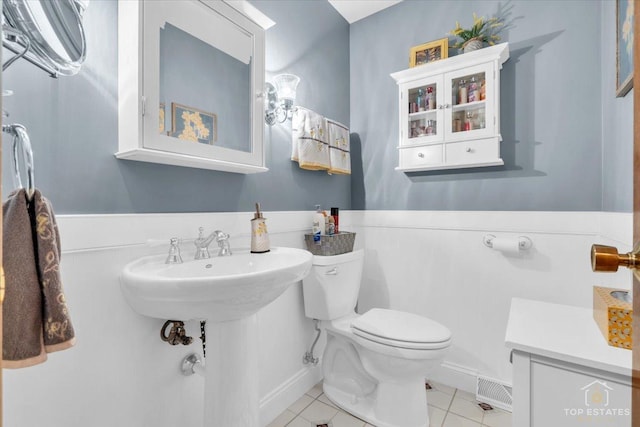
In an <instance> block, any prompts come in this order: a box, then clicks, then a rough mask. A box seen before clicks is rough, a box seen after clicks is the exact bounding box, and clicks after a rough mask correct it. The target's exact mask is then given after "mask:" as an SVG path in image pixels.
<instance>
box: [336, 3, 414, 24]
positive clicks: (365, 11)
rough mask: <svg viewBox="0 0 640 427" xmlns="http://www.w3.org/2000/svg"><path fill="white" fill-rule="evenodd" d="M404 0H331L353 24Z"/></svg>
mask: <svg viewBox="0 0 640 427" xmlns="http://www.w3.org/2000/svg"><path fill="white" fill-rule="evenodd" d="M401 1H402V0H329V3H331V6H333V7H334V8H335V9H336V10H337V11H338V12H339V13H340V15H342V16H344V19H346V20H347V21H348V22H349V24H352V23H354V22H356V21H358V20H360V19H362V18H366V17H367V16H369V15H373V14H374V13H376V12H379V11H381V10H382V9H386V8H388V7H390V6H393V5H394V4H396V3H400V2H401Z"/></svg>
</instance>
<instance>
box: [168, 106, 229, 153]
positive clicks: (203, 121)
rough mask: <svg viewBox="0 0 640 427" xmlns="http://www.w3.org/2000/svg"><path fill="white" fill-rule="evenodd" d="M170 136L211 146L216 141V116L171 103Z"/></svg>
mask: <svg viewBox="0 0 640 427" xmlns="http://www.w3.org/2000/svg"><path fill="white" fill-rule="evenodd" d="M171 136H173V137H175V138H178V139H181V140H183V141H191V142H198V143H200V144H208V145H213V144H214V143H215V142H216V141H217V140H218V116H217V115H215V114H214V113H209V112H206V111H202V110H199V109H197V108H193V107H189V106H186V105H181V104H177V103H175V102H172V103H171Z"/></svg>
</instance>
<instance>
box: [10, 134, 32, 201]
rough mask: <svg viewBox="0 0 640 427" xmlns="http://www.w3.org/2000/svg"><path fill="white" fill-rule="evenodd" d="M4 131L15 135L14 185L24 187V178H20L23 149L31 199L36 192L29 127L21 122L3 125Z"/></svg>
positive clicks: (28, 191) (28, 192)
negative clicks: (20, 150)
mask: <svg viewBox="0 0 640 427" xmlns="http://www.w3.org/2000/svg"><path fill="white" fill-rule="evenodd" d="M2 131H3V132H5V133H8V134H9V135H12V136H13V170H14V172H15V174H14V176H13V185H14V187H16V188H24V186H23V185H22V179H21V178H20V161H19V157H20V156H19V154H20V153H19V151H18V149H19V148H21V149H22V158H23V159H24V163H25V168H26V170H27V188H26V190H27V197H28V199H29V200H31V198H32V197H33V193H34V192H35V188H36V187H35V174H34V169H33V150H32V149H31V140H30V139H29V134H28V133H27V128H25V127H24V126H23V125H21V124H17V123H16V124H13V125H2ZM18 146H20V147H18Z"/></svg>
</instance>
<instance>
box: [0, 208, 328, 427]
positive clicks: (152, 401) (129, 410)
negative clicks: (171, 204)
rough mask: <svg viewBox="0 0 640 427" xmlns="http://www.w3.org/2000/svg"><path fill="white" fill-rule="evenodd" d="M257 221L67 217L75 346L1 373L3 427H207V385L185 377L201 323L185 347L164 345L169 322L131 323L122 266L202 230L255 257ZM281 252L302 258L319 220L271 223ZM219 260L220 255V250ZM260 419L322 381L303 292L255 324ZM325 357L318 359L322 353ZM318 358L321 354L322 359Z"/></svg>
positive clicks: (277, 218)
mask: <svg viewBox="0 0 640 427" xmlns="http://www.w3.org/2000/svg"><path fill="white" fill-rule="evenodd" d="M252 216H253V214H252V213H250V212H244V213H211V214H200V213H198V214H144V215H60V216H58V218H57V220H58V224H59V227H60V231H61V236H62V239H61V240H62V246H63V255H62V277H63V284H64V288H65V293H66V297H67V300H68V305H69V309H70V312H71V316H72V320H73V323H74V327H75V329H76V334H77V338H78V343H77V345H76V346H75V347H73V348H72V349H69V350H66V351H62V352H59V353H53V354H51V355H49V360H48V361H47V362H46V363H44V364H42V365H39V366H35V367H32V368H28V369H23V370H13V371H11V370H5V377H4V378H5V386H4V403H5V405H4V420H5V424H6V425H7V426H16V427H17V426H45V425H46V426H51V427H68V426H72V427H81V426H91V427H113V426H122V427H142V426H154V427H174V426H178V425H180V426H189V427H199V426H201V425H202V414H203V392H204V387H203V379H202V378H201V377H198V376H191V377H184V376H182V375H181V373H180V372H179V368H180V362H181V360H182V358H183V357H184V356H186V355H187V354H189V353H193V352H197V353H200V354H201V353H202V348H201V344H200V340H199V339H198V337H199V336H200V327H199V324H198V322H188V323H187V324H186V328H187V332H188V334H189V335H191V336H193V337H194V342H193V343H192V344H191V345H189V346H186V347H185V346H176V347H172V346H170V345H168V344H166V343H164V342H162V341H161V340H160V337H159V334H160V328H161V327H162V324H163V321H162V320H158V319H151V318H146V317H144V316H140V315H138V314H137V313H135V312H134V311H133V310H132V309H131V308H130V307H129V306H128V305H127V303H126V302H125V300H124V299H123V297H122V295H121V293H120V284H119V281H118V277H119V274H120V271H121V270H122V267H123V266H124V265H125V264H126V263H127V262H129V261H131V260H133V259H136V258H138V257H140V256H144V255H148V254H156V253H165V252H166V251H167V249H168V241H169V238H171V237H173V236H177V237H180V238H184V239H186V240H185V241H184V242H183V244H182V255H183V257H184V258H185V259H188V258H190V257H192V256H193V252H194V251H193V248H194V247H193V244H192V242H191V241H190V239H193V238H195V237H196V236H197V233H198V227H200V226H203V227H204V228H205V230H206V232H207V233H208V232H211V231H213V230H214V229H221V230H223V231H225V232H228V233H230V234H231V239H230V242H231V246H232V248H248V247H249V244H250V223H249V220H250V219H251V218H252ZM265 216H266V217H267V223H268V227H269V231H270V237H271V243H272V245H273V246H289V247H303V245H304V238H303V234H304V232H307V230H308V229H310V224H311V218H312V213H311V212H309V213H308V214H307V213H305V212H274V213H271V212H266V213H265ZM212 253H215V252H213V251H212ZM258 323H259V335H260V342H259V349H260V351H259V353H258V354H256V355H255V357H257V358H258V359H259V366H260V378H256V381H259V382H260V395H261V396H262V398H261V405H260V419H261V423H262V424H263V425H266V424H268V423H269V422H270V421H271V420H272V419H274V418H275V417H276V416H277V415H278V414H280V413H281V412H282V411H284V410H285V409H286V408H287V407H288V406H289V405H291V404H292V403H293V402H294V401H295V400H297V399H298V398H299V397H300V396H301V395H302V394H304V393H305V392H306V391H307V390H309V389H310V388H311V387H312V386H313V385H315V384H316V383H317V382H318V381H319V380H320V379H321V370H320V369H319V368H318V367H315V368H309V367H306V366H305V365H303V363H302V358H303V355H304V353H305V351H306V350H307V349H308V347H309V345H310V344H311V342H312V341H313V337H314V331H313V323H312V321H311V320H309V319H306V318H305V317H304V310H303V304H302V287H301V286H300V284H294V285H292V286H291V287H290V288H289V289H288V290H287V291H286V292H285V293H284V294H283V295H282V296H281V297H280V298H278V299H277V300H276V301H274V302H273V303H271V304H270V305H269V306H267V307H265V308H264V309H263V310H261V311H260V312H259V314H258ZM321 350H322V349H321V348H320V351H321ZM320 354H321V353H320Z"/></svg>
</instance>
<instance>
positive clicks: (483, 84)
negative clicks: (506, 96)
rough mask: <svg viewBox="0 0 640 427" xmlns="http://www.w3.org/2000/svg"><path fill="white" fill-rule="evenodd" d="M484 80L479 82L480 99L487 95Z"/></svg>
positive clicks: (482, 99)
mask: <svg viewBox="0 0 640 427" xmlns="http://www.w3.org/2000/svg"><path fill="white" fill-rule="evenodd" d="M485 85H486V80H484V79H483V80H482V83H481V84H480V101H484V100H485V98H486V96H487V92H486V86H485Z"/></svg>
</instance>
